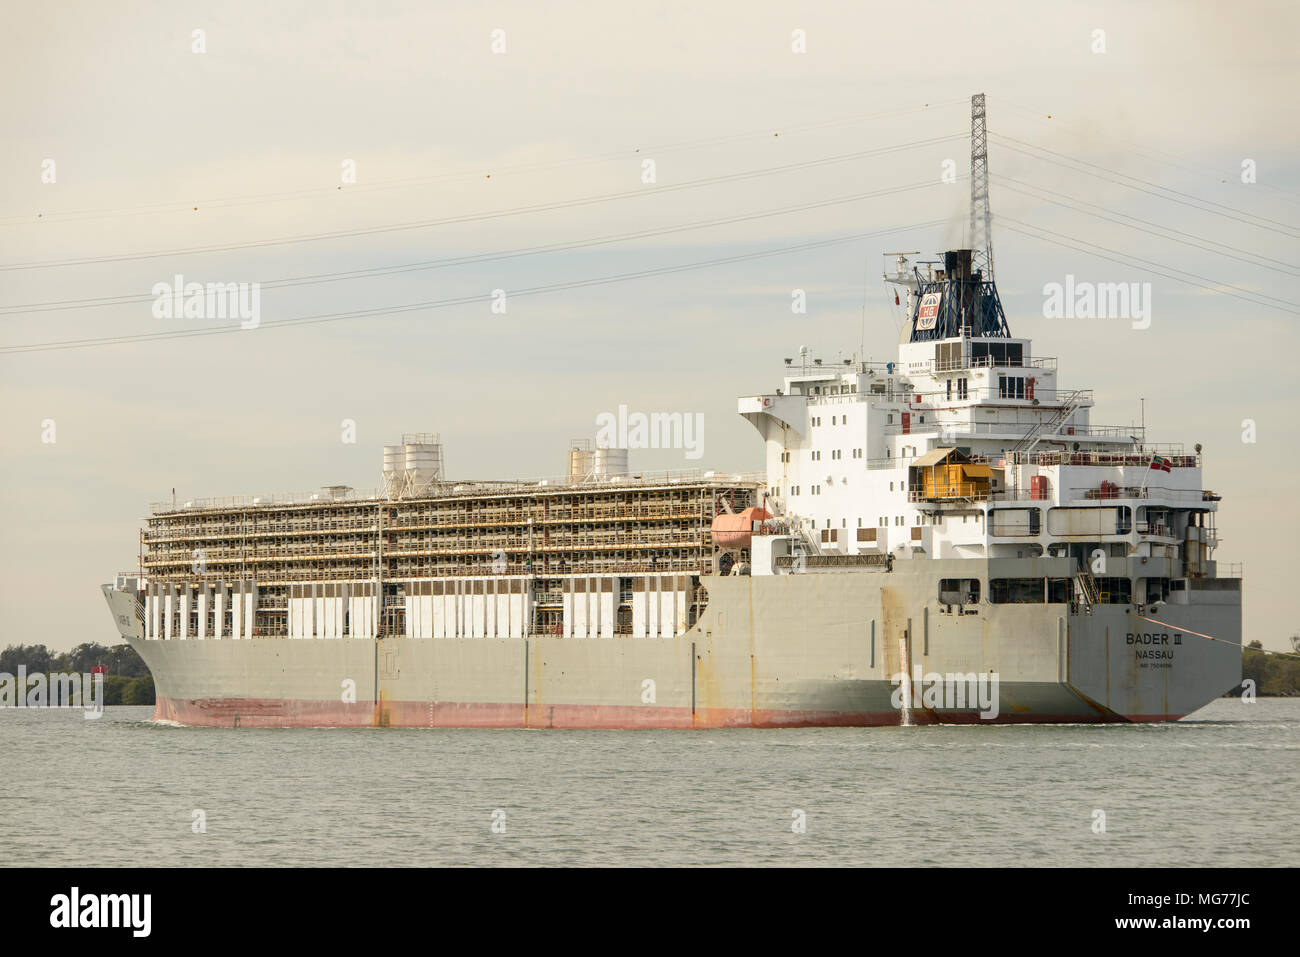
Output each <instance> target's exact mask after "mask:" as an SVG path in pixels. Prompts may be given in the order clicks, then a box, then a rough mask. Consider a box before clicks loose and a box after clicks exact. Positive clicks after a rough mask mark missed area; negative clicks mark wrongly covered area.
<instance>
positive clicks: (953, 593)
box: [939, 578, 980, 605]
mask: <svg viewBox="0 0 1300 957" xmlns="http://www.w3.org/2000/svg"><path fill="white" fill-rule="evenodd" d="M979 600H980V580H979V579H978V578H941V579H939V601H941V602H942V603H943V604H945V605H974V604H978V602H979Z"/></svg>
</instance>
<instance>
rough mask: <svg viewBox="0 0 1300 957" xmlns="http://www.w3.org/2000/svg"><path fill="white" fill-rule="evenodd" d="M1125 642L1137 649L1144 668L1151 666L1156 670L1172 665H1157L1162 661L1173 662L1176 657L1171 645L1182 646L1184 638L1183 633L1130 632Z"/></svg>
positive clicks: (1137, 654)
mask: <svg viewBox="0 0 1300 957" xmlns="http://www.w3.org/2000/svg"><path fill="white" fill-rule="evenodd" d="M1124 640H1125V642H1126V643H1128V644H1130V645H1133V646H1135V647H1136V648H1137V652H1136V656H1137V659H1138V661H1140V662H1141V663H1142V667H1144V668H1145V667H1147V666H1148V665H1151V666H1152V667H1156V668H1168V667H1172V666H1171V665H1164V664H1156V663H1155V662H1157V661H1161V660H1171V659H1172V658H1173V657H1174V651H1173V649H1172V648H1171V647H1169V646H1170V645H1181V644H1182V643H1183V636H1182V633H1181V632H1177V631H1176V632H1173V633H1172V634H1171V633H1170V632H1167V631H1155V632H1152V631H1142V632H1135V631H1130V632H1128V633H1127V634H1126V635H1125V638H1124Z"/></svg>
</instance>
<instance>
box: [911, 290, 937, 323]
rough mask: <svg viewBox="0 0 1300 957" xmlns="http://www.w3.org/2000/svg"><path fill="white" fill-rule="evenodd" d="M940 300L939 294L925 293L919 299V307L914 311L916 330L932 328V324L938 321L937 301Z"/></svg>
mask: <svg viewBox="0 0 1300 957" xmlns="http://www.w3.org/2000/svg"><path fill="white" fill-rule="evenodd" d="M942 298H943V293H941V292H927V293H926V294H925V295H924V296H922V297H921V306H920V308H919V309H918V310H917V311H916V328H918V329H933V328H934V324H935V323H936V322H937V321H938V319H939V300H940V299H942Z"/></svg>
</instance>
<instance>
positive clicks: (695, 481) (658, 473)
mask: <svg viewBox="0 0 1300 957" xmlns="http://www.w3.org/2000/svg"><path fill="white" fill-rule="evenodd" d="M765 481H766V474H765V473H763V472H715V471H703V470H701V469H663V470H653V471H651V470H644V471H638V472H630V473H628V474H625V475H608V476H599V477H596V478H592V479H588V480H585V481H578V482H574V481H571V480H570V479H569V478H568V476H562V477H556V476H551V477H545V476H544V477H540V478H529V479H509V480H478V479H467V480H462V481H447V482H443V483H439V484H437V485H430V486H426V487H424V488H421V489H418V490H417V491H416V492H415V493H413V494H411V495H408V496H406V497H404V498H397V499H391V500H390V499H388V498H386V497H385V496H384V495H382V494H381V493H380V492H378V491H374V490H367V491H360V490H357V489H351V490H349V491H347V492H345V493H340V494H339V495H337V496H322V495H321V493H320V492H307V493H289V494H280V495H236V496H227V497H224V498H199V499H190V500H188V501H186V502H184V503H180V502H153V503H151V504H150V506H149V508H150V512H151V514H154V515H161V514H168V515H176V514H184V513H186V512H189V511H191V510H194V511H197V510H200V509H207V510H215V509H232V508H249V509H254V508H269V507H277V506H290V505H294V506H298V505H308V506H310V505H331V504H341V505H346V504H352V505H358V504H363V505H380V504H384V503H391V504H393V505H396V504H397V503H399V502H407V501H410V500H412V499H420V498H460V497H474V496H479V495H500V494H503V493H511V492H517V493H521V494H523V493H534V492H540V491H572V490H585V489H600V490H603V491H608V490H611V489H618V488H619V487H636V488H646V487H651V486H662V485H708V486H715V487H724V488H725V487H729V486H751V485H761V484H764V483H765Z"/></svg>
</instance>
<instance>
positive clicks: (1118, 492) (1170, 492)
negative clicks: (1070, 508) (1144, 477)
mask: <svg viewBox="0 0 1300 957" xmlns="http://www.w3.org/2000/svg"><path fill="white" fill-rule="evenodd" d="M1070 493H1071V494H1070V498H1071V499H1073V500H1078V499H1083V500H1085V501H1109V500H1111V499H1126V498H1139V499H1149V498H1154V499H1169V500H1171V501H1175V502H1202V501H1205V500H1206V499H1205V492H1204V491H1203V490H1202V489H1198V488H1165V487H1164V486H1160V485H1146V486H1142V485H1117V486H1114V487H1111V488H1105V489H1101V488H1075V489H1071V490H1070Z"/></svg>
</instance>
